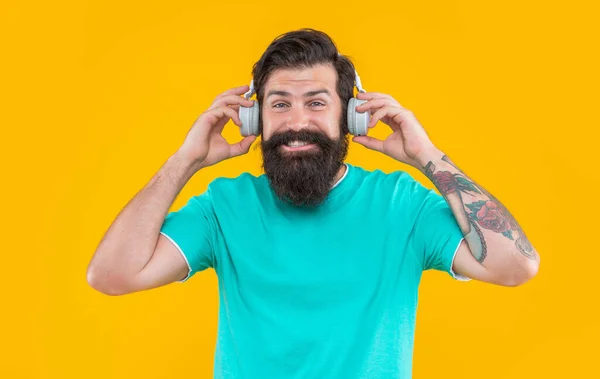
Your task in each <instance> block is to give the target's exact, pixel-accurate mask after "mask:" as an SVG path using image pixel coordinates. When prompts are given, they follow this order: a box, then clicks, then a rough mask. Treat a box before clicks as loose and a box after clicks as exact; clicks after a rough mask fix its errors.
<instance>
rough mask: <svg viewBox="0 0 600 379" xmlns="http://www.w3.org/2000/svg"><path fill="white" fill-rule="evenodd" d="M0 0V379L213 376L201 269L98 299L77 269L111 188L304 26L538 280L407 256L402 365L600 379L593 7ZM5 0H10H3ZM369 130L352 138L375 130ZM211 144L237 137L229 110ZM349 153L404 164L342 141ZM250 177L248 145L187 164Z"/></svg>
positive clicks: (212, 285)
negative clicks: (475, 272)
mask: <svg viewBox="0 0 600 379" xmlns="http://www.w3.org/2000/svg"><path fill="white" fill-rule="evenodd" d="M7 3H8V2H3V3H2V5H0V32H1V33H0V35H1V37H0V38H1V40H2V43H1V45H0V49H1V50H0V51H1V54H2V59H1V61H0V66H1V67H0V75H1V77H0V79H1V81H0V86H1V88H2V92H1V93H2V95H1V96H2V99H1V104H2V112H1V117H2V121H1V125H2V137H1V141H2V145H1V149H0V154H1V157H0V158H1V162H2V163H1V164H2V185H1V186H0V188H1V191H2V205H3V219H2V228H1V230H2V241H1V247H2V248H1V253H2V254H1V258H2V269H1V272H2V274H1V275H0V281H1V282H0V285H1V286H0V288H1V291H2V293H1V294H0V295H1V301H2V312H1V313H0V322H1V323H0V325H1V328H2V330H1V334H0V377H1V378H146V379H150V378H177V377H196V378H209V377H212V362H213V351H214V343H215V336H216V326H217V309H218V308H217V307H218V292H217V280H216V276H215V275H214V271H213V270H207V271H205V272H203V273H200V274H197V275H196V276H195V277H194V278H193V279H191V280H190V281H189V282H187V283H186V284H183V285H182V284H172V285H169V286H166V287H163V288H160V289H156V290H152V291H145V292H142V293H137V294H133V295H128V296H123V297H109V296H105V295H102V294H100V293H98V292H95V291H94V290H92V289H91V288H90V287H89V286H88V285H87V283H86V275H85V273H86V267H87V264H88V262H89V260H90V258H91V256H92V254H93V253H94V250H95V248H96V246H97V244H98V242H99V241H100V239H101V238H102V236H103V235H104V232H105V231H106V229H107V228H108V226H109V225H110V223H111V222H112V221H113V219H114V217H115V216H116V215H117V213H118V212H119V211H120V209H121V208H122V207H123V206H124V205H125V204H126V202H127V201H128V200H129V199H130V198H131V197H132V196H134V195H135V194H136V193H137V191H138V190H139V189H141V188H142V187H143V186H144V185H145V184H146V183H147V181H148V180H149V179H150V178H151V177H152V176H153V175H154V174H155V172H156V171H157V170H158V168H159V167H160V166H161V165H162V164H163V163H164V161H165V160H166V159H167V157H168V156H169V155H170V154H172V153H173V152H174V151H175V150H176V149H177V148H178V147H179V146H180V144H181V143H182V142H183V139H184V137H185V134H186V133H187V131H188V129H189V127H190V126H191V124H192V122H193V121H194V120H195V118H196V117H197V116H198V115H199V114H200V113H201V112H202V111H203V110H204V109H205V108H206V107H207V106H208V105H209V104H210V103H211V102H212V100H213V98H214V96H216V95H217V94H219V93H221V92H223V91H224V90H226V89H228V88H231V87H234V86H237V85H243V84H247V83H249V80H250V70H251V67H252V64H253V63H254V62H255V61H256V60H257V59H258V58H259V56H260V54H261V53H262V51H263V50H264V49H265V48H266V46H267V45H268V44H269V42H270V41H271V40H272V39H273V38H274V37H275V36H277V35H279V34H280V33H283V32H285V31H289V30H292V29H296V28H300V27H313V28H317V29H321V30H323V31H325V32H327V33H329V34H330V35H331V36H332V37H333V38H334V39H335V41H336V42H337V44H338V47H339V49H340V50H341V51H342V52H343V53H344V54H347V55H350V56H351V57H353V59H354V62H355V64H356V66H357V69H358V72H359V73H360V75H361V79H362V81H363V84H364V86H365V88H366V89H367V91H377V92H385V93H389V94H392V95H393V96H394V97H395V98H396V99H397V100H398V101H399V102H400V103H401V104H402V105H404V106H405V107H406V108H409V109H411V110H413V112H414V113H415V114H416V116H417V118H418V119H419V120H420V121H421V123H422V124H423V126H424V127H425V129H426V130H427V131H428V133H429V135H430V137H431V138H432V140H433V142H434V143H435V144H436V145H437V146H438V147H439V148H440V149H442V150H443V151H444V152H446V153H447V154H448V155H449V156H450V157H451V158H452V160H453V161H454V162H455V163H456V164H458V165H459V166H460V167H461V168H462V169H463V171H465V172H466V173H467V174H468V175H469V176H470V177H471V178H472V179H474V180H475V181H477V182H478V183H479V184H481V185H483V186H484V187H485V188H486V189H488V190H489V191H490V192H492V193H493V194H495V195H496V196H497V197H498V198H499V199H500V200H501V201H502V202H503V203H504V204H505V205H506V206H507V207H508V208H509V209H510V210H511V211H512V213H513V214H514V215H515V217H516V218H517V219H518V221H519V222H520V223H521V226H522V227H523V228H524V229H525V231H526V233H527V235H528V237H529V238H530V240H531V241H532V243H533V244H534V246H535V247H536V248H537V250H538V251H539V253H540V255H541V257H542V260H541V262H542V264H541V268H540V272H539V274H538V276H537V277H536V278H535V279H534V280H533V281H531V282H529V283H527V284H526V285H524V286H521V287H517V288H505V287H499V286H493V285H488V284H484V283H476V282H470V283H460V282H456V281H453V280H452V279H451V278H450V277H449V276H447V274H444V273H439V272H427V273H426V274H425V277H424V281H423V282H422V287H421V290H420V306H419V311H418V322H417V331H416V342H415V357H414V377H415V378H439V377H445V378H462V379H467V378H481V377H485V378H490V379H491V378H531V377H532V376H533V377H546V378H548V377H557V378H558V377H577V378H590V377H599V376H600V374H599V369H598V368H597V365H598V362H597V357H596V356H597V351H598V349H597V344H598V340H599V338H600V317H599V316H600V311H599V310H598V307H597V302H598V296H597V291H598V289H599V288H600V285H598V278H599V275H598V271H597V267H598V265H599V263H600V258H599V255H598V253H599V251H598V244H597V238H598V232H597V230H598V214H599V212H598V211H599V207H598V205H597V204H598V193H599V191H598V185H599V184H600V181H599V179H598V178H599V175H598V168H597V165H598V164H597V162H598V158H597V153H598V150H599V149H598V138H597V129H598V127H599V126H600V123H599V122H598V121H599V117H598V113H597V112H598V110H599V106H598V102H599V100H600V99H599V96H598V87H599V84H600V83H599V82H600V81H599V74H598V67H600V64H599V63H600V62H599V59H598V57H597V55H596V54H597V52H598V41H599V38H598V37H599V36H598V34H599V33H598V31H599V30H598V9H597V8H596V6H592V5H590V4H592V3H594V2H592V1H589V2H588V3H589V4H585V2H582V1H568V2H552V1H522V0H521V1H514V0H510V1H504V2H484V1H473V0H471V1H466V0H465V1H416V0H415V1H354V2H353V1H343V2H337V3H335V2H333V3H332V2H327V1H311V2H281V1H264V2H252V1H227V2H223V3H220V2H216V1H215V2H214V3H211V4H209V3H206V2H202V1H178V0H171V1H168V2H159V1H143V2H142V1H140V2H136V3H133V2H122V1H115V0H113V1H88V2H85V1H79V2H71V3H68V2H60V3H54V2H10V4H7ZM17 3H18V5H17ZM387 133H388V130H387V127H386V126H385V125H383V124H379V126H377V127H376V128H375V129H374V130H373V131H372V134H371V135H373V136H380V137H384V136H386V135H387ZM226 137H227V139H228V140H230V141H231V142H234V141H237V140H239V139H240V137H239V134H238V133H237V130H236V129H235V128H234V125H233V124H229V125H228V126H227V127H226ZM348 161H349V162H351V163H353V164H356V165H361V166H363V167H365V168H368V169H375V168H381V169H383V170H384V171H388V172H389V171H392V170H399V169H400V170H406V171H408V172H410V173H411V174H413V175H414V176H415V177H416V178H417V179H418V180H420V181H421V182H422V183H424V184H425V185H426V186H428V187H430V186H431V183H430V182H428V181H427V179H426V178H425V177H424V176H422V175H420V173H418V172H417V171H416V170H415V169H413V168H411V167H406V166H404V165H402V164H400V163H397V162H394V161H392V160H391V159H389V158H387V157H385V156H383V155H380V154H378V153H375V152H371V151H367V150H366V149H365V148H363V147H362V146H359V145H357V144H352V145H351V147H350V154H349V157H348ZM243 171H251V172H253V173H256V174H258V173H260V154H259V151H258V150H251V152H250V154H249V155H247V156H244V157H241V158H236V159H232V160H229V161H225V162H222V163H221V164H219V165H217V166H213V167H211V168H209V169H207V170H205V171H202V172H201V173H199V174H198V175H196V176H195V177H194V178H193V179H192V180H191V181H190V182H189V183H188V185H187V186H186V187H185V188H184V189H183V191H182V192H181V194H180V196H179V197H178V198H177V200H176V201H175V203H174V204H173V209H177V208H179V207H181V206H182V205H183V204H184V203H185V202H186V201H187V199H188V198H189V197H190V196H193V195H195V194H198V193H200V192H202V191H203V190H204V189H205V188H206V185H207V184H208V182H209V181H210V180H211V179H213V178H215V177H217V176H237V175H238V174H239V173H241V172H243Z"/></svg>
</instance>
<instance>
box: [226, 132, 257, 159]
mask: <svg viewBox="0 0 600 379" xmlns="http://www.w3.org/2000/svg"><path fill="white" fill-rule="evenodd" d="M254 140H256V136H247V137H244V138H243V139H242V140H241V141H240V142H238V143H236V144H233V145H231V149H230V155H231V157H237V156H238V155H243V154H246V153H248V150H250V146H251V145H252V142H254Z"/></svg>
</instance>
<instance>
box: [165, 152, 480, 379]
mask: <svg viewBox="0 0 600 379" xmlns="http://www.w3.org/2000/svg"><path fill="white" fill-rule="evenodd" d="M161 233H163V234H164V235H165V236H167V237H168V238H169V239H170V240H171V241H172V242H173V243H174V244H175V245H176V246H177V247H178V249H179V250H180V252H181V253H182V254H183V256H184V257H185V259H186V261H187V263H188V265H189V274H188V276H187V277H186V278H184V279H183V280H182V282H184V281H186V280H187V279H189V278H190V277H191V276H192V275H194V274H195V273H196V272H198V271H202V270H204V269H206V268H209V267H212V268H213V269H214V270H215V272H216V274H217V277H218V281H219V321H218V332H217V341H216V350H215V357H214V359H215V360H214V377H215V378H227V379H266V378H268V379H280V378H281V379H284V378H285V379H295V378H327V379H354V378H356V379H358V378H361V379H362V378H364V379H389V378H410V377H411V374H412V358H413V341H414V330H415V319H416V309H417V297H418V287H419V282H420V280H421V274H422V272H423V271H424V270H428V269H436V270H442V271H446V272H448V273H449V274H450V275H452V276H453V277H454V278H456V279H461V280H468V278H464V277H459V276H458V275H455V274H454V272H453V271H452V262H453V260H454V256H455V254H456V251H457V248H458V246H459V244H460V242H461V240H462V238H463V236H462V233H461V231H460V229H459V227H458V224H457V223H456V221H455V219H454V216H453V214H452V212H451V210H450V208H449V207H448V205H447V203H446V201H445V200H444V199H443V197H441V196H440V195H438V194H437V193H436V192H435V191H433V190H430V189H427V188H426V187H424V186H422V185H421V184H420V183H419V182H417V181H416V180H414V179H413V178H412V177H411V176H410V175H409V174H408V173H406V172H404V171H396V172H392V173H389V174H388V173H384V172H382V171H381V170H375V171H367V170H365V169H363V168H361V167H358V166H353V165H351V164H347V170H346V172H345V175H344V177H343V178H342V179H340V181H339V182H338V183H336V185H335V186H334V187H333V188H332V190H331V192H330V194H329V195H328V197H327V199H326V200H325V202H324V203H322V204H321V205H320V206H319V207H317V208H314V209H304V208H297V207H294V206H293V205H291V204H288V203H285V202H282V201H281V200H280V199H279V198H277V197H276V195H275V194H274V192H273V191H272V190H271V188H270V186H269V182H268V180H267V177H266V176H265V175H264V174H263V175H260V176H258V177H256V176H254V175H251V174H249V173H244V174H241V175H240V176H238V177H237V178H218V179H215V180H213V181H212V182H211V183H210V184H209V186H208V188H207V190H206V191H205V192H204V193H202V194H200V195H198V196H193V197H192V198H190V200H189V201H188V203H187V204H186V205H185V206H183V207H182V208H181V209H179V210H178V211H176V212H170V213H169V214H168V215H167V217H166V218H165V221H164V224H163V226H162V228H161Z"/></svg>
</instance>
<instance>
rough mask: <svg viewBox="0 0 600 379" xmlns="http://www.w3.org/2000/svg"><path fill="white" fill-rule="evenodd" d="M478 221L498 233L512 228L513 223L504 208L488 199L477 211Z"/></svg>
mask: <svg viewBox="0 0 600 379" xmlns="http://www.w3.org/2000/svg"><path fill="white" fill-rule="evenodd" d="M477 223H479V225H481V226H482V227H484V228H486V229H490V230H493V231H494V232H497V233H503V232H506V231H508V230H510V229H512V225H511V223H510V221H509V220H508V218H507V217H506V215H505V214H504V212H503V210H502V208H500V207H498V206H497V205H496V203H494V202H492V201H486V202H485V204H483V205H482V207H481V209H479V211H477Z"/></svg>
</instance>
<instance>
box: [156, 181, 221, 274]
mask: <svg viewBox="0 0 600 379" xmlns="http://www.w3.org/2000/svg"><path fill="white" fill-rule="evenodd" d="M214 219H215V217H214V212H213V208H212V205H211V201H210V193H209V192H208V191H207V192H205V193H203V194H201V195H198V196H194V197H191V198H190V199H189V200H188V202H187V204H186V205H184V206H183V207H181V208H180V209H179V210H178V211H175V212H170V213H168V214H167V216H166V217H165V219H164V222H163V225H162V226H161V229H160V233H161V234H162V235H164V236H165V237H167V239H168V240H169V241H171V242H172V243H173V245H175V247H176V248H177V250H179V252H180V253H181V255H182V256H183V258H184V259H185V261H186V263H187V265H188V270H189V271H188V275H187V276H186V277H185V278H184V279H182V280H179V281H178V282H181V283H183V282H185V281H187V280H188V279H189V278H190V277H192V275H194V274H195V273H196V272H199V271H203V270H205V269H207V268H209V267H213V268H214V266H215V259H214V246H213V241H214V230H215V220H214Z"/></svg>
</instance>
